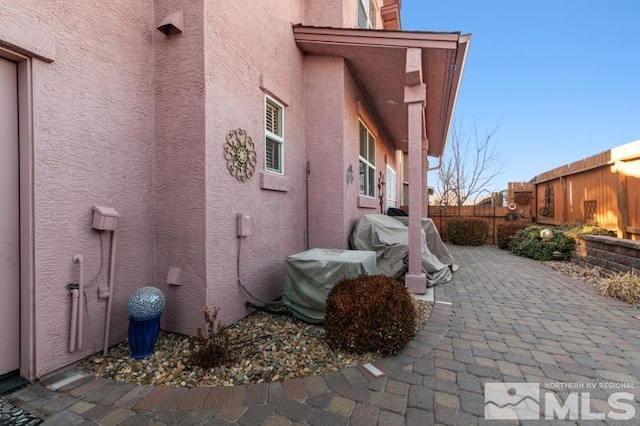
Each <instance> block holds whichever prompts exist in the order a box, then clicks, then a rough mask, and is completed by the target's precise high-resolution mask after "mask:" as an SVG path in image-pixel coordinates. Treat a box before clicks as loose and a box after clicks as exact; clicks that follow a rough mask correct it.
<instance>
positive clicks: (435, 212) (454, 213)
mask: <svg viewBox="0 0 640 426" xmlns="http://www.w3.org/2000/svg"><path fill="white" fill-rule="evenodd" d="M509 213H510V211H509V209H508V208H507V207H502V206H499V207H498V206H492V205H482V206H462V207H457V206H449V207H440V206H429V217H430V218H431V220H433V223H434V224H435V225H436V228H438V232H440V236H441V237H442V239H443V240H445V241H446V238H447V232H446V231H447V221H448V220H449V219H450V218H452V217H469V218H471V217H473V218H476V219H481V220H483V221H485V222H487V224H488V225H489V235H488V236H487V244H493V245H495V244H497V238H496V228H497V226H498V224H500V223H504V222H506V221H507V220H508V219H507V217H508V215H509Z"/></svg>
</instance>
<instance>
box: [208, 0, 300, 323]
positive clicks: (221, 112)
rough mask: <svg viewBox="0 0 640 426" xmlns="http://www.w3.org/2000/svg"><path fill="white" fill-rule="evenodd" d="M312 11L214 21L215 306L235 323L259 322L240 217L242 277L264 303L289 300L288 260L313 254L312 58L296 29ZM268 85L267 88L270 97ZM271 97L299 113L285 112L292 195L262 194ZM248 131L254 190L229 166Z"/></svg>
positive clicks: (290, 6) (255, 12) (244, 12)
mask: <svg viewBox="0 0 640 426" xmlns="http://www.w3.org/2000/svg"><path fill="white" fill-rule="evenodd" d="M302 6H303V5H302V2H300V1H296V0H287V1H279V2H272V3H271V4H270V6H269V7H266V8H265V7H263V5H261V4H260V3H259V2H254V1H251V0H241V1H240V0H238V1H234V2H228V3H225V7H224V8H217V7H210V8H208V9H207V11H206V26H207V39H206V51H207V52H211V53H212V54H207V55H206V61H205V64H206V65H205V66H206V72H205V75H206V90H207V96H206V116H207V124H206V150H207V155H206V158H207V184H206V194H207V197H206V198H207V206H206V212H207V214H206V217H207V302H208V304H209V306H219V307H220V308H221V310H220V315H221V317H222V318H223V320H224V321H226V322H228V323H229V322H233V321H236V320H237V319H239V318H241V317H242V316H244V315H246V314H247V313H248V312H249V311H247V310H246V309H245V307H244V302H245V300H247V297H246V296H245V295H244V294H243V293H242V291H241V289H240V288H239V286H238V284H237V282H236V265H237V261H236V257H237V248H238V244H239V241H238V238H237V237H236V214H237V213H248V214H250V215H251V235H249V236H248V237H244V238H243V240H242V242H241V244H242V254H241V258H240V267H241V279H242V282H243V284H244V285H245V286H246V287H247V288H248V289H249V290H250V291H251V292H252V293H253V294H254V295H255V296H256V297H259V298H261V299H263V300H271V299H273V298H275V297H278V296H280V294H281V293H282V285H283V280H284V261H285V258H286V256H288V255H290V254H294V253H297V252H300V251H302V250H304V248H305V238H306V236H305V223H306V213H305V167H306V166H305V165H306V156H305V135H304V108H303V103H302V99H303V89H304V86H303V55H302V53H301V52H300V50H299V49H298V48H297V46H296V45H295V42H294V41H293V32H292V29H291V23H297V22H301V21H302V18H303V16H302V15H303V9H302ZM231 76H233V78H230V77H231ZM261 76H262V78H261ZM261 82H262V85H264V86H266V87H264V88H261V87H260V86H261ZM263 89H264V90H263ZM265 90H266V91H267V92H265ZM267 93H268V94H270V95H273V96H275V97H276V98H277V99H278V100H280V101H283V102H286V103H288V104H289V105H288V106H286V107H285V111H284V113H285V117H284V123H285V128H284V134H285V153H284V176H285V177H286V178H287V179H288V182H289V185H288V186H289V191H287V192H280V191H271V190H265V189H261V188H260V179H259V176H258V174H259V173H260V172H264V155H265V153H264V98H265V94H267ZM238 128H241V129H244V130H246V131H247V133H248V135H249V136H250V137H251V138H252V140H253V142H254V143H255V150H256V153H257V158H258V164H257V166H256V172H255V175H254V176H253V178H251V179H250V180H249V181H247V182H240V181H238V180H236V178H235V177H233V176H231V175H230V173H229V171H228V170H227V166H226V161H225V159H224V157H223V152H224V151H223V145H224V143H225V136H226V134H227V132H228V131H229V130H232V129H238ZM265 173H267V172H265ZM274 176H275V177H274V178H275V179H277V178H278V177H277V175H274Z"/></svg>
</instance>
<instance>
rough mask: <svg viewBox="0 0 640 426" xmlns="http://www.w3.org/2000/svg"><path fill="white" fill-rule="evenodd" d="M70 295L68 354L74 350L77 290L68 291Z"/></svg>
mask: <svg viewBox="0 0 640 426" xmlns="http://www.w3.org/2000/svg"><path fill="white" fill-rule="evenodd" d="M69 293H70V294H71V330H70V331H69V352H75V350H76V333H77V332H78V327H77V326H78V289H77V288H74V289H72V290H69Z"/></svg>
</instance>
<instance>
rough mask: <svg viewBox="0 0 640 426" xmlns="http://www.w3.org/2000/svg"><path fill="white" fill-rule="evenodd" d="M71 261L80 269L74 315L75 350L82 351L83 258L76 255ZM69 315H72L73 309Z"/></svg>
mask: <svg viewBox="0 0 640 426" xmlns="http://www.w3.org/2000/svg"><path fill="white" fill-rule="evenodd" d="M72 260H73V261H74V262H75V263H78V264H79V267H80V280H79V282H78V290H77V292H78V296H79V299H77V304H76V305H77V309H76V313H77V318H78V329H77V331H78V340H77V342H78V344H77V346H76V348H75V349H78V350H79V349H82V337H83V334H84V329H83V319H84V305H83V304H82V299H83V296H84V258H83V257H82V255H81V254H76V255H75V256H73V258H72ZM72 295H73V293H72ZM71 314H72V315H73V309H72V312H71Z"/></svg>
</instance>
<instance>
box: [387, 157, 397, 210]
mask: <svg viewBox="0 0 640 426" xmlns="http://www.w3.org/2000/svg"><path fill="white" fill-rule="evenodd" d="M385 189H386V191H387V208H390V207H396V206H397V204H396V172H395V170H393V169H392V168H391V167H390V166H389V165H388V164H387V182H386V183H385Z"/></svg>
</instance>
